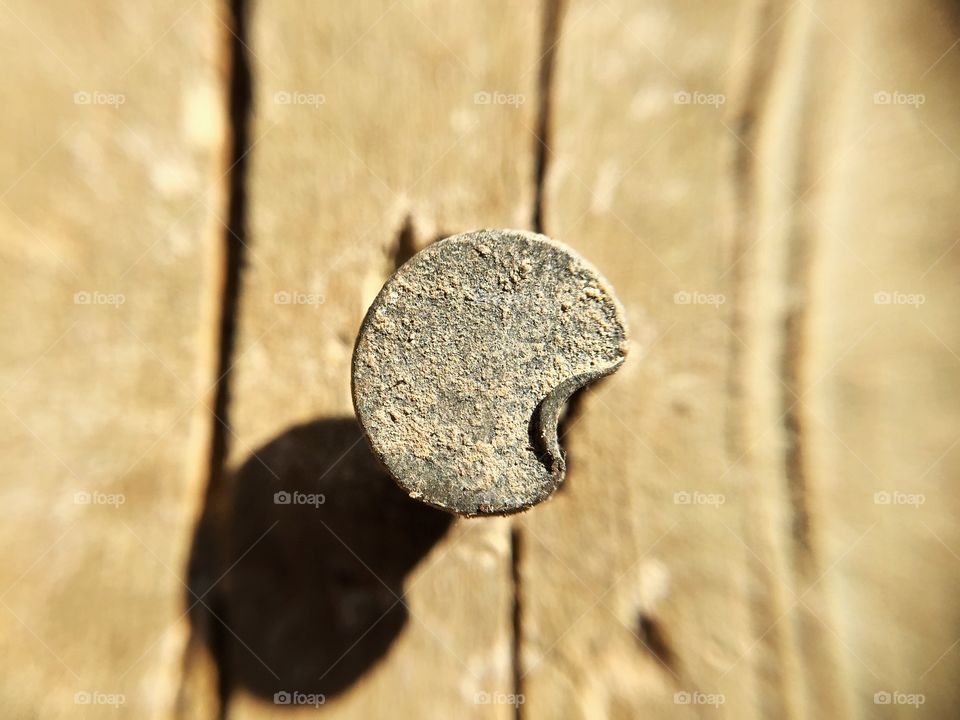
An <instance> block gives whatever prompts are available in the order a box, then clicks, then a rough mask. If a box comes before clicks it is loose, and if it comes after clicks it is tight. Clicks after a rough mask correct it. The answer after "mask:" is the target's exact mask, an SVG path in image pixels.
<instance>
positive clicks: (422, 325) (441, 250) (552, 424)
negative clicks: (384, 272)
mask: <svg viewBox="0 0 960 720" xmlns="http://www.w3.org/2000/svg"><path fill="white" fill-rule="evenodd" d="M625 355H626V326H625V323H624V319H623V312H622V310H621V309H620V307H619V304H618V303H617V301H616V300H615V298H614V295H613V291H612V290H611V288H610V286H609V285H608V284H607V282H606V281H605V280H604V279H603V278H602V277H601V276H600V275H599V273H597V271H596V270H594V269H593V268H592V267H591V266H590V265H589V264H588V263H586V262H585V261H584V260H583V259H581V258H580V257H579V256H577V255H576V254H575V253H573V252H572V251H571V250H570V249H569V248H566V247H564V246H563V245H561V244H560V243H557V242H555V241H553V240H551V239H549V238H547V237H545V236H543V235H536V234H533V233H528V232H523V231H518V230H481V231H478V232H472V233H467V234H464V235H457V236H454V237H450V238H447V239H445V240H441V241H439V242H437V243H434V244H433V245H430V246H428V247H427V248H426V249H424V250H423V251H421V252H420V253H418V254H417V255H415V256H414V257H412V258H411V259H410V260H409V261H407V263H405V264H404V265H403V266H402V267H400V269H399V270H397V272H396V273H395V274H394V275H393V277H391V278H390V280H388V281H387V283H386V285H384V287H383V289H382V290H381V291H380V294H379V295H378V296H377V298H376V300H375V301H374V302H373V305H371V307H370V310H369V311H368V312H367V316H366V318H365V319H364V322H363V325H362V326H361V328H360V333H359V335H358V337H357V344H356V347H355V348H354V355H353V402H354V406H355V408H356V411H357V417H358V418H359V420H360V423H361V424H362V425H363V427H364V430H365V431H366V434H367V437H368V439H369V441H370V445H371V446H372V448H373V451H374V452H375V453H376V455H377V456H378V457H379V458H380V459H381V460H382V461H383V463H384V464H385V465H386V466H387V468H388V469H389V470H390V472H391V473H392V475H393V476H394V478H395V480H396V481H397V483H399V485H400V486H401V487H402V488H403V489H404V490H406V492H407V493H408V494H409V495H410V496H411V497H414V498H417V499H419V500H422V501H423V502H426V503H429V504H430V505H433V506H436V507H439V508H443V509H445V510H449V511H451V512H455V513H458V514H461V515H500V514H507V513H512V512H517V511H519V510H523V509H525V508H528V507H530V506H531V505H534V504H536V503H538V502H540V501H541V500H544V499H545V498H547V497H548V496H549V495H550V494H551V493H552V492H553V491H554V490H555V489H556V488H557V487H558V486H559V485H560V483H562V482H563V478H564V474H565V470H566V467H565V463H564V458H563V453H562V451H561V449H560V445H559V441H558V438H557V422H558V420H559V417H560V415H561V413H562V412H563V409H564V407H565V405H566V401H567V399H568V398H569V397H570V395H571V394H572V393H573V392H574V391H575V390H576V389H577V388H579V387H582V386H584V385H586V384H587V383H590V382H592V381H594V380H596V379H597V378H600V377H602V376H604V375H608V374H609V373H612V372H613V371H615V370H616V369H617V368H618V367H619V366H620V365H621V364H622V363H623V361H624V359H625Z"/></svg>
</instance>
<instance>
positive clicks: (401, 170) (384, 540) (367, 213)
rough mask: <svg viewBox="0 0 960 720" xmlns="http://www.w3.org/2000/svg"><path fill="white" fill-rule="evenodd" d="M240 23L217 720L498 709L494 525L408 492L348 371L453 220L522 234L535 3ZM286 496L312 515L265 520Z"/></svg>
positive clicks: (289, 12) (348, 11) (497, 540)
mask: <svg viewBox="0 0 960 720" xmlns="http://www.w3.org/2000/svg"><path fill="white" fill-rule="evenodd" d="M248 22H249V55H248V57H249V62H250V69H251V75H252V77H253V88H254V92H253V98H252V112H253V117H252V122H251V125H250V142H249V146H250V154H249V158H248V162H249V166H248V168H249V169H248V182H247V185H246V189H247V193H248V196H247V218H248V220H247V232H248V236H247V238H246V240H247V246H248V250H247V252H246V253H245V267H244V268H243V272H242V282H241V288H240V297H239V316H238V326H237V327H238V329H237V335H236V347H235V367H234V369H233V371H232V373H231V379H230V396H231V401H230V406H229V417H230V425H231V435H230V438H229V444H230V446H231V449H230V455H229V464H230V466H231V468H232V469H233V470H234V471H235V472H234V473H232V474H231V476H230V477H229V478H228V479H227V480H225V482H224V487H223V488H222V492H221V493H220V494H219V497H217V498H215V502H216V503H219V504H222V505H223V506H224V507H225V508H226V511H225V515H226V516H227V518H226V520H225V522H224V523H222V524H221V525H220V526H219V528H218V530H217V532H216V535H217V536H218V539H219V541H222V543H224V544H225V548H224V550H223V552H222V561H223V563H225V564H224V565H223V570H227V569H228V568H229V566H230V564H231V563H233V562H235V561H236V560H237V559H239V558H241V557H242V560H240V561H239V563H238V564H237V565H236V566H235V567H233V568H232V569H230V572H229V574H228V575H227V576H226V577H225V578H224V581H223V584H222V586H221V590H222V600H220V601H219V602H220V603H222V604H221V607H222V608H223V611H224V616H223V617H224V619H225V620H226V622H227V623H228V624H229V625H230V628H231V632H229V633H228V634H227V637H226V638H225V641H226V647H225V648H223V649H222V650H221V652H222V653H223V655H222V659H223V662H224V663H225V667H224V668H223V669H224V672H225V673H226V682H227V683H228V687H227V694H226V707H225V712H226V716H227V717H229V718H259V717H268V716H269V717H274V716H276V717H282V716H286V715H289V714H291V713H293V714H296V712H302V713H304V714H310V713H313V712H316V710H315V708H313V707H309V700H305V702H307V704H308V706H307V707H299V708H291V707H286V706H282V705H276V704H275V702H274V695H275V694H276V693H291V698H290V699H291V701H292V702H293V703H297V702H300V701H299V699H298V698H297V697H294V696H293V694H294V693H296V692H297V691H300V692H302V693H303V694H304V695H311V694H319V693H322V694H324V695H325V703H324V705H323V711H324V712H325V713H327V714H330V715H332V716H336V717H377V716H388V715H393V716H409V717H438V718H439V717H449V716H451V715H456V716H458V717H509V716H511V715H512V713H513V708H512V707H510V706H507V705H502V704H500V705H493V704H485V703H483V702H479V703H478V702H476V699H477V697H478V695H479V696H480V699H481V700H482V698H483V694H484V693H485V694H489V695H490V696H491V697H493V696H496V695H500V694H507V693H510V692H512V687H513V672H512V667H511V663H512V656H513V651H512V645H511V643H512V612H513V605H512V603H513V589H512V584H511V575H510V573H511V556H510V542H509V525H508V522H507V521H506V520H502V519H493V520H491V521H489V522H471V521H457V522H454V523H452V525H450V526H449V527H447V525H448V523H449V520H448V518H447V517H446V516H445V515H443V514H442V513H439V512H438V511H429V510H423V509H422V508H421V506H419V505H418V504H416V503H414V502H413V501H410V500H408V499H406V498H405V497H404V496H402V494H401V493H400V491H399V490H397V489H396V488H395V487H393V483H392V482H391V481H390V480H389V479H388V478H387V477H386V476H385V475H384V474H383V472H382V470H380V469H379V468H378V467H377V465H376V463H375V462H374V460H373V458H372V455H371V452H370V450H369V449H368V447H367V444H366V442H365V441H364V440H363V439H362V436H361V432H360V430H359V427H358V426H357V425H356V422H355V420H354V419H353V409H352V403H351V400H350V384H349V378H350V358H351V353H352V350H353V341H354V337H355V336H356V331H357V328H358V327H359V324H360V321H361V319H362V318H363V314H364V313H365V311H366V308H367V307H368V306H369V304H370V302H371V301H372V300H373V297H374V295H375V294H376V292H377V291H379V289H380V287H381V285H382V284H383V282H384V281H385V280H386V278H387V277H388V276H389V275H390V273H392V272H393V270H394V269H395V267H396V266H397V264H398V263H399V262H402V260H403V259H405V257H406V256H408V255H409V254H410V253H411V252H413V251H414V250H415V249H416V248H418V247H422V246H423V245H424V244H425V243H427V242H430V241H432V240H434V239H436V238H437V237H441V236H443V235H445V234H449V233H450V232H453V229H455V228H456V229H462V228H478V227H484V226H488V225H492V226H506V227H524V226H526V225H528V224H529V222H530V218H531V216H532V214H533V201H534V157H535V151H534V150H535V141H534V139H533V138H531V137H530V135H529V133H528V132H527V131H526V129H525V126H533V125H534V123H535V117H536V91H537V79H538V63H537V58H538V54H539V47H540V43H539V37H538V33H539V26H540V15H539V12H538V8H537V7H536V5H534V4H527V5H525V6H523V7H518V6H516V5H512V4H510V3H505V2H496V3H486V4H484V5H483V6H482V7H481V6H480V5H475V6H471V7H464V8H457V9H454V8H453V7H452V6H450V5H449V4H448V3H443V2H400V3H397V2H376V3H366V4H362V5H341V4H334V3H321V4H316V3H305V2H287V3H280V4H258V5H257V6H255V8H253V11H252V14H251V15H250V16H249V19H248ZM478 94H479V95H478ZM494 94H497V95H496V97H499V96H500V95H503V96H504V97H505V98H506V97H508V96H516V97H515V99H516V102H513V103H508V104H504V103H501V102H500V101H499V100H496V98H495V96H494ZM486 100H490V101H491V102H489V103H488V102H486ZM271 443H272V444H273V445H271ZM311 453H312V454H319V458H318V459H317V460H316V461H315V462H314V461H304V462H306V463H307V464H306V465H304V464H303V463H299V462H297V461H296V460H291V459H290V457H291V455H296V454H302V455H304V456H309V454H311ZM276 491H290V492H294V493H295V492H302V493H305V494H314V495H324V496H325V504H323V505H321V506H319V507H318V508H310V509H309V510H307V511H304V510H303V509H302V508H296V507H287V506H282V505H281V506H272V500H273V493H274V492H276ZM265 505H266V507H265ZM211 575H212V576H214V577H215V576H217V575H219V572H211ZM214 625H215V623H214ZM215 630H216V628H215ZM234 633H235V635H234ZM294 647H296V648H297V649H296V650H294V649H292V648H294ZM280 698H282V695H281V696H278V699H280Z"/></svg>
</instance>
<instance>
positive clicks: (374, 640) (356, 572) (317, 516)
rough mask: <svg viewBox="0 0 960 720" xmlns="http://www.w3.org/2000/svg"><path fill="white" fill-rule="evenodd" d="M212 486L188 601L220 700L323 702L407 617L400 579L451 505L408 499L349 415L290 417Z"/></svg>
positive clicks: (430, 542)
mask: <svg viewBox="0 0 960 720" xmlns="http://www.w3.org/2000/svg"><path fill="white" fill-rule="evenodd" d="M218 485H219V486H220V487H219V488H214V490H213V491H212V492H211V493H210V497H209V498H208V501H207V504H206V506H205V508H204V513H203V517H202V518H201V522H200V524H199V526H198V530H197V534H196V537H195V538H194V545H193V549H192V553H191V561H190V572H189V586H190V588H189V593H188V595H187V598H186V600H187V605H188V606H191V605H193V606H194V607H193V609H192V610H191V613H190V618H191V623H192V628H193V631H194V632H195V634H196V636H198V637H200V638H201V639H202V640H203V641H204V642H206V643H207V645H208V647H209V649H210V652H211V655H212V656H213V657H214V658H215V659H216V661H217V665H218V671H219V674H220V694H221V699H222V700H224V701H225V700H227V698H228V697H229V695H230V694H231V693H232V692H233V691H234V690H237V689H240V688H244V689H246V690H248V691H250V692H252V693H254V694H255V695H258V696H260V697H263V698H266V699H269V700H273V699H274V695H275V694H276V693H284V692H287V693H293V692H302V693H308V694H310V693H322V694H324V695H325V696H326V697H327V699H328V700H329V699H330V698H331V697H334V696H336V695H337V694H339V693H341V692H343V691H344V690H346V689H347V688H349V687H350V686H351V685H352V684H353V683H354V682H356V681H357V680H358V679H359V678H360V677H361V676H363V675H364V673H366V672H367V671H369V670H370V668H371V667H373V666H374V665H375V664H376V663H377V662H378V661H379V660H381V659H382V658H383V657H384V656H385V655H386V654H387V652H388V651H389V649H390V647H391V645H392V643H393V642H394V641H395V640H396V638H397V637H398V635H399V634H400V632H401V631H402V629H403V627H404V625H405V624H406V622H407V619H408V618H407V615H408V614H407V610H406V608H405V607H404V605H403V603H402V602H399V601H398V598H402V596H403V592H404V581H405V578H406V576H407V575H408V574H409V573H410V572H411V570H413V569H414V567H416V565H417V563H418V562H419V561H420V560H421V559H422V558H423V557H424V556H425V555H426V554H427V552H428V551H429V550H430V549H431V548H432V547H433V546H434V545H435V544H436V543H437V541H438V540H440V539H441V538H442V537H443V536H444V534H445V533H446V531H447V529H448V528H449V526H450V524H451V516H449V515H447V514H446V513H444V512H441V511H439V510H436V509H433V508H430V507H428V506H426V505H423V504H421V503H418V502H415V501H413V500H411V499H410V498H408V497H407V496H406V495H405V494H404V493H403V492H402V491H401V490H400V489H399V488H398V487H397V486H396V484H395V483H394V482H393V480H392V479H391V478H390V477H389V475H388V474H387V472H386V470H385V469H384V468H383V467H382V465H381V464H380V463H379V462H378V461H377V460H376V458H375V457H374V456H373V454H372V453H371V452H370V450H369V448H368V446H367V443H366V440H364V439H363V437H362V435H361V430H360V427H359V425H358V424H357V422H356V420H354V419H353V418H346V417H343V418H334V419H324V420H317V421H314V422H309V423H306V424H303V425H297V426H294V427H291V428H290V429H288V430H287V431H285V432H284V433H282V434H281V435H279V436H277V437H276V438H275V439H273V440H272V441H270V442H269V443H267V444H266V445H264V446H263V447H261V448H259V449H257V450H256V451H255V452H254V453H252V454H251V456H250V457H249V458H248V459H247V460H246V461H245V462H244V463H243V465H242V466H241V467H240V468H239V469H238V470H236V471H235V472H233V473H230V474H228V475H227V476H225V477H224V480H223V482H221V483H218ZM197 597H200V598H202V600H203V602H202V603H197Z"/></svg>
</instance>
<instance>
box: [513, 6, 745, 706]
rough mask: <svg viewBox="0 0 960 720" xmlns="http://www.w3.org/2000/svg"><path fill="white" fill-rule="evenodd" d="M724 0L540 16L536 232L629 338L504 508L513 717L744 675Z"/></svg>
mask: <svg viewBox="0 0 960 720" xmlns="http://www.w3.org/2000/svg"><path fill="white" fill-rule="evenodd" d="M740 5H741V4H740V3H733V2H731V3H711V4H710V5H709V6H706V5H704V4H703V3H666V2H656V3H643V4H640V5H639V6H638V5H637V4H636V3H628V2H603V3H599V4H595V3H590V2H571V3H570V4H569V7H568V8H567V10H566V13H565V17H564V19H563V22H562V24H561V26H560V39H559V46H558V56H557V66H556V71H555V80H554V95H553V114H552V117H551V121H552V133H551V136H550V138H549V140H548V145H549V153H548V161H549V165H548V173H547V185H546V187H547V191H546V194H545V212H544V217H545V227H544V230H545V231H546V232H547V233H548V234H550V235H553V236H555V237H558V238H559V239H561V240H563V241H564V242H567V243H569V244H571V245H572V246H574V247H575V248H577V249H579V250H580V251H582V252H583V254H584V255H585V256H586V257H588V258H590V259H591V260H592V261H593V262H594V263H596V264H597V266H598V267H599V268H600V270H601V271H602V272H604V273H605V274H606V276H607V277H608V279H609V280H610V281H611V282H612V284H613V286H614V287H615V288H616V289H617V292H618V295H619V297H620V298H621V300H622V301H623V303H624V305H625V308H626V312H627V316H628V322H629V324H630V328H631V332H632V336H633V345H632V348H631V354H632V357H629V358H628V360H627V363H626V365H625V366H624V367H623V368H622V369H621V370H620V371H619V372H618V373H617V374H616V375H615V376H613V377H611V378H610V379H609V380H607V381H605V382H603V383H602V384H601V385H600V386H598V387H597V388H596V389H595V390H593V391H589V392H588V393H587V394H586V395H585V396H584V398H583V399H582V401H581V404H580V405H579V408H578V411H577V413H576V414H575V415H574V417H573V418H572V419H571V420H570V421H569V423H568V425H567V436H566V440H567V449H568V451H569V454H570V472H569V476H568V480H567V487H565V488H564V489H563V490H562V491H561V493H560V494H559V496H558V497H557V498H556V499H555V500H553V501H552V502H551V503H550V504H548V505H547V506H545V507H542V508H537V510H536V511H535V512H532V513H529V514H528V515H526V516H525V517H524V518H523V519H522V522H521V524H520V528H521V531H522V537H523V543H522V553H521V570H522V572H521V578H522V586H521V606H522V608H523V613H522V622H521V631H522V637H523V653H522V666H521V667H522V675H523V692H524V694H525V695H526V704H525V705H524V717H529V718H560V717H566V718H595V717H616V718H619V717H624V718H626V717H639V716H643V717H664V718H666V717H678V716H683V715H682V713H684V712H685V711H691V712H692V711H694V710H696V709H697V708H693V707H682V706H679V705H677V704H676V703H675V693H688V694H692V693H695V692H700V693H707V694H719V693H723V694H725V696H726V705H724V708H723V711H722V712H725V713H729V714H730V716H732V717H733V716H735V717H741V716H750V712H751V710H750V708H751V705H752V699H753V692H754V688H753V683H752V682H751V681H750V678H749V676H748V673H745V672H744V669H743V668H740V669H739V670H740V671H739V672H737V671H736V670H735V671H734V672H732V673H731V674H730V675H727V676H724V674H723V673H724V671H725V670H726V669H727V668H729V667H730V666H731V665H733V664H734V662H735V660H736V659H737V657H738V655H740V653H742V652H743V650H745V649H746V643H747V642H748V638H749V631H750V625H749V619H750V618H749V613H748V601H749V597H750V588H749V584H748V581H749V576H748V574H747V572H746V571H745V566H746V561H745V558H746V556H747V554H748V551H747V549H746V548H745V547H744V544H743V542H742V540H741V539H740V537H739V532H740V531H739V527H738V526H739V518H740V513H741V509H740V501H741V498H740V492H741V490H740V487H741V485H742V483H741V481H740V479H739V478H738V477H737V476H736V475H734V474H731V473H727V472H725V470H726V463H727V450H726V439H725V434H724V414H725V409H726V382H727V373H728V369H727V364H728V353H727V346H728V344H729V342H730V340H731V338H730V334H729V330H728V329H727V327H726V326H725V323H724V320H725V317H726V315H727V312H728V308H727V307H725V305H724V304H723V302H724V300H725V298H726V297H728V296H730V289H729V286H730V277H729V276H728V275H726V274H725V273H724V263H725V260H726V259H727V247H726V246H727V244H728V242H729V240H728V238H727V237H725V234H726V233H728V232H729V231H728V229H727V227H726V226H725V223H724V216H723V213H724V212H725V211H726V207H725V204H724V203H725V196H724V194H723V191H724V190H725V188H726V186H727V184H728V183H729V182H730V180H729V177H728V174H727V168H725V167H724V159H725V155H726V154H727V152H728V149H729V145H730V144H731V142H732V139H731V137H730V134H729V132H728V130H727V129H726V128H725V126H724V122H723V121H724V118H725V115H724V106H723V104H722V100H723V98H722V97H721V98H718V97H716V96H718V95H723V94H729V93H730V92H731V90H730V87H731V86H732V84H733V81H734V80H735V79H736V77H737V75H736V73H729V74H728V73H724V70H725V69H726V68H727V67H728V66H729V65H730V64H731V63H733V61H734V59H735V58H734V57H732V52H731V46H730V42H729V39H730V37H731V36H732V35H734V33H735V31H736V30H737V27H738V25H737V23H738V20H739V13H740V10H741V8H740ZM681 493H682V494H681ZM721 501H723V502H722V504H720V503H721ZM745 676H746V677H745ZM685 697H687V696H686V695H681V696H678V698H677V699H679V700H682V699H683V698H685ZM698 697H699V696H698ZM678 713H680V714H681V715H678Z"/></svg>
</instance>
